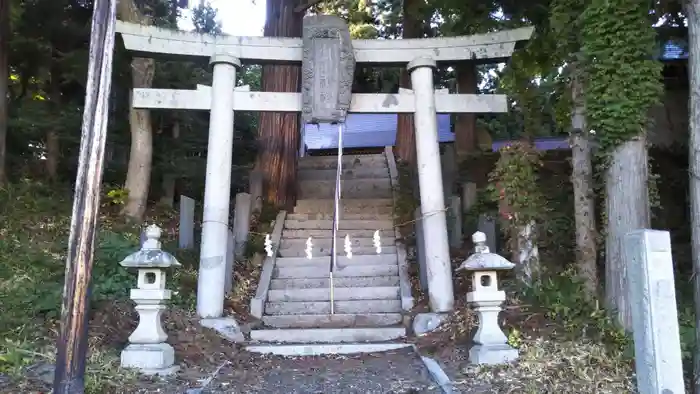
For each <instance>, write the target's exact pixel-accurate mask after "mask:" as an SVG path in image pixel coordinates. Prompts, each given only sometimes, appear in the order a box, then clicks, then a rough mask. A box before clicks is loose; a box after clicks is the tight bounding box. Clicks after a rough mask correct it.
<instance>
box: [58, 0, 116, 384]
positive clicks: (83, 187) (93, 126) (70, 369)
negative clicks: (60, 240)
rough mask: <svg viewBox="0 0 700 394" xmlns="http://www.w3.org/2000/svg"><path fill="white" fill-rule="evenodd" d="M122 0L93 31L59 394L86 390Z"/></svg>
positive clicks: (102, 13) (98, 6)
mask: <svg viewBox="0 0 700 394" xmlns="http://www.w3.org/2000/svg"><path fill="white" fill-rule="evenodd" d="M116 4H117V0H96V1H95V5H94V10H93V14H92V29H91V31H90V55H89V61H88V62H89V63H88V75H87V87H86V89H85V108H84V109H83V125H82V129H81V132H82V135H81V142H80V158H79V162H78V175H77V177H76V182H75V195H74V196H73V217H72V219H71V227H70V239H69V241H68V257H67V261H66V279H65V286H64V290H63V305H62V312H61V334H60V335H59V337H58V340H57V344H56V348H57V352H58V354H57V356H56V373H55V375H54V386H53V392H54V394H82V393H83V392H84V390H85V377H84V375H85V358H86V352H87V341H88V303H89V294H90V289H89V287H90V276H91V273H92V263H93V252H94V249H95V234H96V231H97V229H96V227H97V217H98V213H99V212H98V211H99V207H100V188H101V184H102V173H103V166H104V150H105V141H106V137H107V118H108V113H109V111H108V109H109V93H110V89H111V82H112V55H113V53H114V30H115V25H116Z"/></svg>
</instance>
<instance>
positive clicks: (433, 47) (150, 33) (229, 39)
mask: <svg viewBox="0 0 700 394" xmlns="http://www.w3.org/2000/svg"><path fill="white" fill-rule="evenodd" d="M533 30H534V28H533V27H521V28H519V29H513V30H504V31H499V32H495V33H487V34H477V35H471V36H460V37H439V38H416V39H405V40H353V41H352V46H353V48H354V50H355V60H356V62H357V63H374V64H377V65H379V64H383V65H396V64H401V65H405V64H406V63H408V62H410V61H412V60H413V59H415V58H418V57H421V56H428V57H432V58H433V59H435V61H436V62H438V63H450V62H455V61H460V60H474V61H476V62H479V63H497V62H501V61H504V60H506V59H507V58H509V57H510V56H511V55H512V53H513V50H514V49H515V46H516V44H517V43H518V42H520V41H527V40H529V39H530V36H531V35H532V32H533ZM117 32H119V33H121V36H122V38H123V40H124V46H125V47H126V49H128V50H130V51H133V52H135V53H137V54H143V55H147V56H153V55H154V54H160V55H162V56H175V57H210V56H212V55H214V54H215V53H217V54H218V53H225V54H228V55H232V56H235V57H237V58H239V59H240V60H241V61H242V62H243V63H249V64H262V63H290V62H291V63H300V62H301V59H302V40H301V38H280V37H237V36H212V35H208V34H199V33H193V32H182V31H175V30H169V29H162V28H158V27H153V26H141V25H137V24H133V23H125V22H121V21H119V22H117Z"/></svg>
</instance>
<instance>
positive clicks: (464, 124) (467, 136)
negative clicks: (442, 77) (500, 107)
mask: <svg viewBox="0 0 700 394" xmlns="http://www.w3.org/2000/svg"><path fill="white" fill-rule="evenodd" d="M477 83H478V72H477V70H476V65H475V64H473V63H471V62H463V63H460V64H458V65H457V93H460V94H476V91H477ZM455 123H456V124H455V149H456V151H457V157H458V158H459V157H464V156H465V155H467V154H469V153H472V152H474V150H475V149H476V114H459V115H457V121H456V122H455ZM458 160H459V159H458Z"/></svg>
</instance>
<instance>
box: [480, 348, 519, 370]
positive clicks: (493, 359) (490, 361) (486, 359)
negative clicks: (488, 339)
mask: <svg viewBox="0 0 700 394" xmlns="http://www.w3.org/2000/svg"><path fill="white" fill-rule="evenodd" d="M517 359H518V349H514V348H512V347H511V346H510V345H508V344H507V343H503V344H494V345H481V344H477V345H474V346H472V348H471V349H469V362H470V363H472V364H486V365H499V364H507V363H510V362H512V361H515V360H517Z"/></svg>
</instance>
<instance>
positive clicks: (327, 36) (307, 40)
mask: <svg viewBox="0 0 700 394" xmlns="http://www.w3.org/2000/svg"><path fill="white" fill-rule="evenodd" d="M302 40H303V48H304V55H303V58H302V61H301V97H302V107H301V116H302V120H303V121H304V123H314V124H315V123H344V122H345V117H346V116H347V114H348V109H349V108H350V102H351V99H352V82H353V79H354V75H355V54H354V52H353V49H352V41H351V40H350V30H349V29H348V25H347V24H346V23H345V21H344V20H343V19H341V18H339V17H337V16H333V15H314V16H309V17H306V18H304V30H303V37H302Z"/></svg>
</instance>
